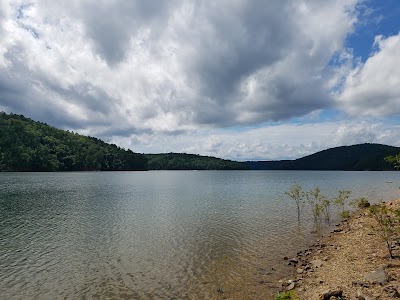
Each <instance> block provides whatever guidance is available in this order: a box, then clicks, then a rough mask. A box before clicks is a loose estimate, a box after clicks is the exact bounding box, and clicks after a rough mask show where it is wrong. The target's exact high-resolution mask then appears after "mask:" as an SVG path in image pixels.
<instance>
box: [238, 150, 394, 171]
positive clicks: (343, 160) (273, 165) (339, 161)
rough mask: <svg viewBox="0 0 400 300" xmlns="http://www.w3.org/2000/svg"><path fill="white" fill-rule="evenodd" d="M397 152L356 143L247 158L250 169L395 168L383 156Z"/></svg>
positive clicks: (353, 169)
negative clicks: (297, 154)
mask: <svg viewBox="0 0 400 300" xmlns="http://www.w3.org/2000/svg"><path fill="white" fill-rule="evenodd" d="M398 153H400V148H399V147H393V146H387V145H381V144H359V145H353V146H342V147H336V148H331V149H327V150H323V151H320V152H317V153H315V154H312V155H308V156H305V157H302V158H299V159H296V160H280V161H248V162H246V164H247V165H248V166H249V167H250V168H251V169H253V170H344V171H365V170H370V171H373V170H376V171H378V170H394V165H393V164H392V163H389V162H386V161H385V157H387V156H390V155H396V154H398Z"/></svg>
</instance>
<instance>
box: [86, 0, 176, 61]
mask: <svg viewBox="0 0 400 300" xmlns="http://www.w3.org/2000/svg"><path fill="white" fill-rule="evenodd" d="M172 3H173V1H141V0H131V1H124V0H117V1H113V2H105V3H104V2H103V3H101V4H100V5H99V4H98V3H97V2H83V3H82V4H81V6H80V8H79V14H80V17H81V18H82V20H83V22H84V24H85V29H86V32H87V35H88V36H89V38H90V39H91V40H92V41H93V42H94V44H95V47H96V51H97V52H98V53H99V54H100V55H101V56H102V57H103V58H104V59H105V60H106V61H107V62H108V63H109V64H110V65H114V64H117V63H120V62H122V61H123V60H124V59H125V58H126V52H127V51H128V50H129V46H130V42H133V43H135V42H141V41H142V39H144V38H146V39H148V38H156V35H157V32H158V31H159V30H162V28H163V26H165V22H166V18H167V17H168V13H169V5H172ZM143 31H145V32H146V31H148V34H149V35H150V36H147V35H144V36H142V35H141V34H142V33H143Z"/></svg>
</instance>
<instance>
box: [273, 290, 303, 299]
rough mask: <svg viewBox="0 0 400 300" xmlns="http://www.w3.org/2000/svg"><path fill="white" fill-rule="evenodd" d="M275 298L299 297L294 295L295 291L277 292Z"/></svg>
mask: <svg viewBox="0 0 400 300" xmlns="http://www.w3.org/2000/svg"><path fill="white" fill-rule="evenodd" d="M275 300H299V297H297V296H296V292H295V291H287V292H282V293H279V292H278V293H276V295H275Z"/></svg>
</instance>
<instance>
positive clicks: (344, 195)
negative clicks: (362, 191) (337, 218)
mask: <svg viewBox="0 0 400 300" xmlns="http://www.w3.org/2000/svg"><path fill="white" fill-rule="evenodd" d="M350 194H351V191H348V190H340V191H339V192H338V195H337V196H336V198H335V199H333V203H335V205H336V206H338V207H339V209H340V211H341V212H340V215H341V217H343V216H342V214H343V213H344V212H345V207H346V204H347V201H348V199H349V198H350Z"/></svg>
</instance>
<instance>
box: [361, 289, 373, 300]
mask: <svg viewBox="0 0 400 300" xmlns="http://www.w3.org/2000/svg"><path fill="white" fill-rule="evenodd" d="M357 299H358V300H376V298H374V297H372V296H368V295H366V294H363V293H362V292H361V291H357Z"/></svg>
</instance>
